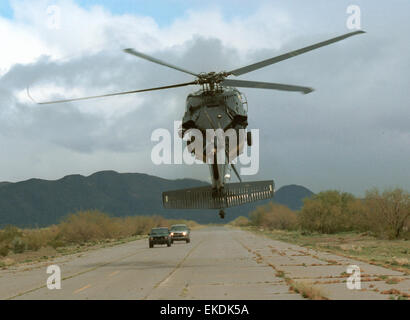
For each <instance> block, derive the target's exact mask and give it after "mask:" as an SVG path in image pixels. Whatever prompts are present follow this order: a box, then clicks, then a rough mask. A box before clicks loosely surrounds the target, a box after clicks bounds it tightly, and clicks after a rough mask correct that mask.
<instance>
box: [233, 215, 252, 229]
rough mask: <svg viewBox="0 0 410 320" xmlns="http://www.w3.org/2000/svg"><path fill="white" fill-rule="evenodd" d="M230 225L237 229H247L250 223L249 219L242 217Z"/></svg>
mask: <svg viewBox="0 0 410 320" xmlns="http://www.w3.org/2000/svg"><path fill="white" fill-rule="evenodd" d="M230 224H231V225H233V226H235V227H246V226H248V225H249V224H250V221H249V219H248V218H246V217H242V216H240V217H237V218H236V219H235V220H232V221H231V222H230Z"/></svg>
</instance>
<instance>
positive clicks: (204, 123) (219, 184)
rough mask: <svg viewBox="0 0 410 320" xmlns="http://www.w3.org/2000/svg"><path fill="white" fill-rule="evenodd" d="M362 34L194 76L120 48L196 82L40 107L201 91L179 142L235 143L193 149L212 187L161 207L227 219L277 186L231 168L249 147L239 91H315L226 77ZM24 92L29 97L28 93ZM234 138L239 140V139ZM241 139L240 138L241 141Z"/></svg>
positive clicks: (178, 194)
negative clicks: (230, 135)
mask: <svg viewBox="0 0 410 320" xmlns="http://www.w3.org/2000/svg"><path fill="white" fill-rule="evenodd" d="M363 33H365V31H362V30H357V31H354V32H350V33H346V34H343V35H341V36H338V37H335V38H331V39H329V40H326V41H322V42H319V43H316V44H313V45H310V46H307V47H303V48H301V49H298V50H294V51H291V52H287V53H284V54H281V55H279V56H275V57H273V58H269V59H266V60H263V61H259V62H256V63H253V64H250V65H247V66H245V67H241V68H238V69H235V70H231V71H222V72H207V73H195V72H192V71H189V70H187V69H185V68H181V67H178V66H175V65H173V64H170V63H168V62H165V61H162V60H159V59H157V58H154V57H152V56H149V55H147V54H144V53H141V52H138V51H136V50H134V49H132V48H129V49H124V50H123V51H124V52H126V53H128V54H130V55H133V56H136V57H139V58H142V59H145V60H148V61H150V62H153V63H156V64H159V65H162V66H165V67H168V68H171V69H174V70H178V71H180V72H183V73H186V74H189V75H191V76H194V77H195V79H194V80H193V81H190V82H185V83H179V84H173V85H168V86H161V87H154V88H148V89H142V90H133V91H125V92H116V93H109V94H103V95H98V96H88V97H82V98H73V99H64V100H55V101H47V102H40V103H38V104H53V103H63V102H73V101H79V100H88V99H95V98H103V97H111V96H118V95H126V94H133V93H141V92H148V91H154V90H164V89H171V88H178V87H184V86H190V85H198V86H201V88H200V89H199V90H197V91H195V92H193V93H191V94H189V95H188V97H187V98H186V104H185V113H184V116H183V119H182V126H181V130H180V137H181V138H183V139H184V138H186V137H188V138H187V140H185V141H187V146H188V147H189V146H190V145H191V147H192V145H194V144H195V136H194V137H192V136H191V137H190V133H191V132H192V131H193V130H197V132H200V133H201V135H202V136H203V137H205V136H206V131H207V130H210V129H212V130H219V132H221V130H222V132H227V131H228V130H231V132H232V130H233V131H234V133H236V134H237V135H236V140H235V143H234V144H230V143H228V139H224V138H226V137H223V139H217V138H216V137H215V139H213V140H212V141H211V143H209V141H207V142H206V143H205V145H204V144H202V145H201V152H197V149H198V148H191V149H190V151H191V153H192V154H193V155H195V157H196V158H197V159H200V160H201V161H203V162H204V163H207V164H209V169H210V175H211V180H212V185H211V186H205V187H197V188H189V189H182V190H173V191H166V192H163V194H162V202H163V206H164V207H165V208H167V209H218V210H219V216H220V217H221V218H222V219H223V218H224V217H225V211H224V209H225V208H228V207H233V206H239V205H242V204H245V203H249V202H254V201H259V200H264V199H269V198H272V197H273V196H274V191H275V184H274V181H273V180H267V181H254V182H243V181H242V178H241V176H240V175H239V172H238V170H237V169H236V167H235V164H234V161H233V160H235V158H236V157H238V156H239V155H240V154H241V153H243V149H244V144H245V140H246V143H247V145H248V146H251V145H252V135H251V132H246V136H244V135H243V134H242V135H241V132H243V131H244V130H245V131H246V129H247V126H248V121H247V120H248V115H247V112H248V103H247V99H246V97H245V95H244V94H243V93H241V92H240V91H239V90H238V89H237V88H257V89H270V90H280V91H289V92H300V93H303V94H308V93H311V92H312V91H313V88H311V87H305V86H298V85H290V84H282V83H272V82H260V81H250V80H237V79H227V78H228V77H229V76H241V75H244V74H247V73H249V72H252V71H255V70H258V69H261V68H264V67H267V66H269V65H272V64H275V63H278V62H281V61H284V60H287V59H290V58H293V57H295V56H298V55H301V54H303V53H306V52H309V51H312V50H315V49H318V48H321V47H324V46H327V45H330V44H332V43H335V42H338V41H341V40H344V39H346V38H349V37H352V36H355V35H359V34H363ZM27 93H28V95H29V97H30V98H31V96H30V94H29V92H28V90H27ZM31 99H32V98H31ZM238 136H239V139H238V138H237V137H238ZM240 137H242V139H241V138H240ZM221 145H222V149H223V150H224V151H223V152H224V155H226V157H225V159H224V160H222V161H217V150H218V148H219V147H220V146H221ZM232 145H233V147H232ZM194 149H195V150H194ZM230 169H232V170H233V171H234V173H235V175H236V177H237V178H238V180H239V183H227V180H229V179H230Z"/></svg>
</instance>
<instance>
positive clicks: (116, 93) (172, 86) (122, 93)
mask: <svg viewBox="0 0 410 320" xmlns="http://www.w3.org/2000/svg"><path fill="white" fill-rule="evenodd" d="M192 84H197V83H196V81H192V82H186V83H180V84H174V85H170V86H163V87H156V88H149V89H142V90H133V91H124V92H115V93H108V94H103V95H99V96H89V97H82V98H74V99H64V100H55V101H47V102H38V103H37V104H52V103H62V102H72V101H80V100H88V99H95V98H103V97H112V96H119V95H125V94H131V93H138V92H146V91H155V90H163V89H171V88H178V87H184V86H189V85H192ZM30 98H31V97H30ZM31 99H32V98H31ZM33 101H34V100H33Z"/></svg>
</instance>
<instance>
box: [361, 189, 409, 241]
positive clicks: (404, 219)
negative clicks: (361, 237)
mask: <svg viewBox="0 0 410 320" xmlns="http://www.w3.org/2000/svg"><path fill="white" fill-rule="evenodd" d="M365 205H366V208H367V211H366V212H365V214H364V215H363V219H362V228H363V229H367V230H370V231H372V232H373V233H375V234H376V235H378V236H379V237H383V238H389V239H397V238H405V239H409V238H410V230H409V229H410V193H409V192H406V191H404V190H402V189H399V188H396V189H390V190H385V191H384V192H383V193H381V192H379V190H377V189H373V190H370V191H367V193H366V198H365Z"/></svg>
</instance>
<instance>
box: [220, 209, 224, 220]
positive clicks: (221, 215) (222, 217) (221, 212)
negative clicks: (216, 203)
mask: <svg viewBox="0 0 410 320" xmlns="http://www.w3.org/2000/svg"><path fill="white" fill-rule="evenodd" d="M219 216H220V217H221V219H225V211H223V210H221V211H219Z"/></svg>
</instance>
